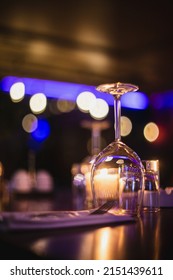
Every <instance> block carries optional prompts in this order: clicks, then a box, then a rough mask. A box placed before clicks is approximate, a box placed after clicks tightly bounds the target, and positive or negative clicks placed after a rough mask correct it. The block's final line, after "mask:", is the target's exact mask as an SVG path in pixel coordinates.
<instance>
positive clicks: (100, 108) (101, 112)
mask: <svg viewBox="0 0 173 280" xmlns="http://www.w3.org/2000/svg"><path fill="white" fill-rule="evenodd" d="M89 112H90V115H91V116H92V117H93V118H94V119H96V120H102V119H104V118H105V117H106V116H107V114H108V112H109V106H108V104H107V102H106V101H105V100H103V99H101V98H96V100H95V102H94V103H93V105H92V106H91V108H90V110H89Z"/></svg>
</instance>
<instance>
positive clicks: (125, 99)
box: [1, 76, 148, 110]
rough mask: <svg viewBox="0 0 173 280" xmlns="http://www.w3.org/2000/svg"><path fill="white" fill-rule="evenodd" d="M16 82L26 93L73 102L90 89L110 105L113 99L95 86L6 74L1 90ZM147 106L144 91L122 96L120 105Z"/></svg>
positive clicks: (135, 107)
mask: <svg viewBox="0 0 173 280" xmlns="http://www.w3.org/2000/svg"><path fill="white" fill-rule="evenodd" d="M16 82H23V83H24V84H25V92H26V94H28V95H33V94H35V93H38V92H42V93H44V94H45V95H46V96H47V97H48V98H49V97H50V98H56V99H58V98H61V99H66V100H71V101H74V102H75V101H76V99H77V97H78V95H79V94H80V93H81V92H83V91H90V92H92V93H93V94H95V96H96V97H97V98H102V99H104V100H105V101H106V102H107V103H108V104H109V105H110V106H113V103H114V99H113V97H112V96H111V95H110V94H107V93H102V92H98V91H97V90H96V87H95V86H92V85H85V84H76V83H69V82H59V81H50V80H41V79H32V78H22V77H14V76H7V77H4V78H3V79H2V81H1V90H2V91H4V92H9V91H10V88H11V86H12V85H13V84H14V83H16ZM147 106H148V97H147V95H146V94H145V93H142V92H131V93H127V94H125V95H124V96H122V107H126V108H131V109H138V110H143V109H146V108H147Z"/></svg>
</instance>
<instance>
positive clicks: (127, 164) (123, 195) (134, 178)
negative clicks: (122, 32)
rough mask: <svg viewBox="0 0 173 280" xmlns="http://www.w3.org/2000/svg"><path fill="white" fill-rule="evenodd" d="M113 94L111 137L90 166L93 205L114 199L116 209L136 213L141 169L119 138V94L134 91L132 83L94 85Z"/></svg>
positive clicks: (96, 205)
mask: <svg viewBox="0 0 173 280" xmlns="http://www.w3.org/2000/svg"><path fill="white" fill-rule="evenodd" d="M97 90H99V91H101V92H107V93H109V94H112V95H113V97H114V114H115V140H114V141H113V142H112V143H111V144H109V145H108V146H107V147H106V148H104V149H103V150H102V151H101V152H100V153H99V154H98V155H97V157H96V158H95V160H94V162H93V165H92V169H91V186H92V193H93V201H94V205H95V207H99V206H100V205H102V204H104V203H105V202H106V201H108V200H115V202H116V209H117V210H118V212H121V213H127V214H130V215H137V216H138V215H140V209H141V206H142V197H143V191H144V169H143V165H142V161H141V159H140V158H139V156H138V155H137V153H136V152H135V151H133V150H132V149H131V148H130V147H128V146H127V145H126V144H125V143H123V142H122V141H121V128H120V117H121V104H120V97H121V96H122V95H123V94H125V93H126V92H132V91H137V90H138V87H137V86H135V85H132V84H124V83H120V82H118V83H112V84H103V85H100V86H98V87H97Z"/></svg>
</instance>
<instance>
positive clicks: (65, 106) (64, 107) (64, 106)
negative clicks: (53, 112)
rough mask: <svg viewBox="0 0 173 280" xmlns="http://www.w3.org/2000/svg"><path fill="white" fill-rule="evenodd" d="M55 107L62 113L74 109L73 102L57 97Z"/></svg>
mask: <svg viewBox="0 0 173 280" xmlns="http://www.w3.org/2000/svg"><path fill="white" fill-rule="evenodd" d="M57 108H58V110H59V111H60V112H62V113H68V112H71V111H72V110H74V108H75V103H74V102H72V101H69V100H63V99H59V100H58V101H57Z"/></svg>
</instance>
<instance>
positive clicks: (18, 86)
mask: <svg viewBox="0 0 173 280" xmlns="http://www.w3.org/2000/svg"><path fill="white" fill-rule="evenodd" d="M24 96H25V85H24V83H21V82H18V83H15V84H13V85H12V86H11V88H10V97H11V100H12V101H13V102H20V101H21V100H22V99H23V98H24Z"/></svg>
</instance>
